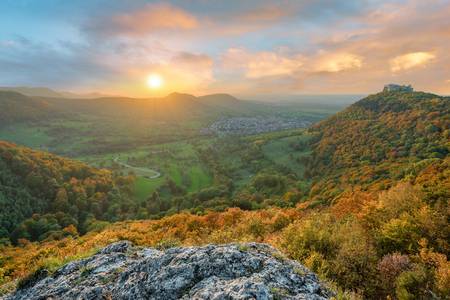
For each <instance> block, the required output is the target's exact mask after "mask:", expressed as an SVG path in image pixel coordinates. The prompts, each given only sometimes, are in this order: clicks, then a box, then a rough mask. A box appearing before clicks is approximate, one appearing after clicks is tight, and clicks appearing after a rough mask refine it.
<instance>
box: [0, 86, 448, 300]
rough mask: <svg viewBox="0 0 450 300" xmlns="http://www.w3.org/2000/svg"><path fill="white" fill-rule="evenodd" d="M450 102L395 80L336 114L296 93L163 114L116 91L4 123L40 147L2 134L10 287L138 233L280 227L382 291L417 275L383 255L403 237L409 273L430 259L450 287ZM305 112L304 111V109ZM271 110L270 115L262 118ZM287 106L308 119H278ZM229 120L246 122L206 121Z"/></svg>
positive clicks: (353, 283)
mask: <svg viewBox="0 0 450 300" xmlns="http://www.w3.org/2000/svg"><path fill="white" fill-rule="evenodd" d="M176 97H177V101H181V100H180V99H179V97H180V96H179V95H177V96H176ZM31 99H33V98H31ZM181 99H182V102H181V103H184V101H185V100H186V96H183V97H181ZM187 99H191V97H190V96H188V97H187ZM210 99H211V98H210ZM221 99H222V101H223V98H221ZM227 99H229V98H227ZM191 100H192V99H191ZM51 101H56V102H57V101H60V100H55V99H52V100H51ZM235 101H237V100H233V101H232V102H230V103H228V104H227V105H228V106H231V107H233V106H234V105H236V102H235ZM449 103H450V102H449V99H448V97H441V96H437V95H433V94H428V93H422V92H387V91H385V92H381V93H377V94H374V95H370V96H368V97H366V98H364V99H362V100H360V101H358V102H356V103H355V104H353V105H350V106H349V107H348V108H346V109H344V110H343V111H341V112H338V113H336V114H333V115H331V116H329V117H326V114H322V115H317V113H316V112H311V113H310V114H308V112H307V111H303V110H302V109H301V108H297V109H298V112H297V113H296V112H295V111H294V109H293V108H292V107H289V108H286V111H285V112H283V110H282V109H281V112H280V111H275V112H274V113H273V114H272V115H273V116H272V117H271V113H270V109H267V108H266V107H263V108H261V107H260V106H259V105H257V106H256V107H254V108H252V110H248V111H247V112H246V116H242V115H241V113H240V112H239V113H236V112H230V108H229V107H227V108H226V109H222V108H223V106H224V105H225V104H224V103H223V102H221V108H220V109H217V110H215V111H211V110H210V108H208V110H207V112H204V113H201V114H199V115H196V116H195V117H192V116H186V115H184V113H183V115H179V116H177V117H176V118H175V119H173V117H174V116H173V115H172V114H169V115H164V114H162V115H159V116H158V120H156V119H155V118H149V117H148V115H146V114H143V115H139V114H137V115H136V114H130V115H129V116H125V117H123V118H119V119H117V118H116V117H115V116H116V115H115V114H116V111H115V109H114V105H113V106H112V107H110V108H109V109H110V112H108V113H106V112H98V111H96V109H94V108H91V107H90V105H86V104H84V103H83V108H82V109H81V108H80V107H78V106H74V107H75V108H77V107H78V108H77V109H78V112H77V113H74V114H67V112H65V111H61V110H60V111H59V113H58V114H57V115H55V116H54V117H53V118H49V119H46V120H39V121H35V120H34V119H33V118H32V119H30V120H29V121H27V122H23V121H20V122H18V123H10V124H7V125H4V126H2V128H1V130H0V138H3V139H5V140H10V141H13V142H16V143H18V144H21V143H22V144H25V145H26V146H29V147H33V148H34V149H35V150H31V149H29V148H26V147H23V146H16V145H14V144H10V143H7V142H2V144H1V145H0V158H1V163H2V170H3V171H2V172H1V176H2V177H1V178H0V182H1V183H2V185H0V187H1V190H0V192H1V194H2V195H3V196H2V197H3V198H2V199H3V200H2V201H3V203H4V205H6V207H9V208H8V210H6V211H4V212H3V215H0V225H1V226H2V228H1V231H0V234H1V236H2V239H1V241H2V244H3V246H1V247H3V251H4V254H2V255H1V256H0V262H1V261H2V259H3V263H2V264H1V267H0V270H2V272H3V274H5V275H3V277H0V278H1V280H0V282H3V287H2V289H4V290H5V291H8V290H10V288H11V284H13V281H11V280H14V279H15V278H24V276H34V275H33V274H35V273H31V274H30V273H29V272H28V271H27V270H28V265H27V264H28V262H29V261H31V260H33V261H35V263H34V264H33V269H34V270H38V269H39V268H42V267H45V268H46V269H49V270H55V268H57V267H59V266H60V265H61V264H62V263H64V262H66V261H70V260H72V259H76V258H79V257H80V256H81V257H82V256H84V255H87V254H89V253H92V251H95V249H97V247H102V246H106V245H107V244H108V243H109V242H111V241H116V240H124V239H125V240H129V241H132V242H133V243H134V244H136V245H143V246H153V247H169V248H170V247H174V246H178V245H204V244H206V243H230V242H251V241H260V242H265V243H269V244H271V245H273V246H275V247H276V248H278V249H281V250H282V251H283V252H284V253H286V254H287V255H288V256H289V257H290V258H294V259H296V260H299V261H301V262H302V263H304V264H305V265H306V266H307V267H309V268H311V269H312V270H313V271H314V272H316V273H317V274H319V276H321V278H323V279H326V280H332V281H330V284H332V285H334V286H336V287H337V288H338V289H345V290H346V292H345V293H347V294H348V293H350V294H352V295H356V294H355V289H360V291H361V292H360V293H359V295H364V296H367V297H369V298H371V297H373V296H374V295H377V297H378V296H383V295H390V294H392V293H394V292H395V291H398V289H399V287H398V286H402V287H405V289H406V288H407V289H410V288H411V285H410V282H409V281H405V282H402V283H398V284H397V287H396V288H394V287H388V284H387V283H385V282H384V281H383V280H384V279H383V278H384V277H382V276H385V275H384V273H383V272H384V271H378V270H379V269H378V268H379V266H380V265H383V264H387V263H388V261H390V260H391V259H394V257H397V256H395V255H400V254H396V253H397V251H399V253H402V254H401V256H400V257H401V259H403V260H406V261H408V264H407V266H408V268H412V269H411V271H407V270H410V269H405V270H403V271H402V272H403V273H401V274H404V275H402V276H407V275H406V274H412V275H411V276H420V272H422V271H421V270H425V271H424V272H430V274H433V275H432V276H431V275H430V276H428V277H426V281H423V283H421V284H423V285H433V289H434V291H435V292H437V293H441V294H445V290H444V289H443V286H442V285H439V283H438V282H439V281H438V280H446V279H445V278H446V277H445V275H441V274H443V273H442V272H445V271H444V270H445V269H446V268H447V267H448V262H447V261H446V260H445V259H444V257H445V254H446V253H448V250H449V246H448V242H447V241H448V235H449V232H448V230H447V229H445V228H448V226H446V224H447V222H446V218H447V215H446V214H447V213H446V211H447V210H446V207H448V199H449V198H450V195H449V191H450V188H449V187H450V186H449V184H450V182H449V178H450V176H449V175H450V174H449V173H448V170H450V168H449V149H448V137H449V134H448V132H449V121H450V120H449V116H450V106H449ZM0 104H1V103H0ZM120 104H121V103H120ZM77 105H78V104H77ZM137 105H138V106H140V105H143V104H142V103H141V104H139V103H138V104H137ZM177 105H182V104H180V103H178V104H177ZM190 105H192V103H191V104H190ZM245 105H248V104H245ZM54 107H55V109H56V106H54ZM74 107H72V108H71V109H72V110H73V109H75V108H74ZM94 107H95V106H94ZM117 109H119V108H117ZM75 111H76V110H75ZM150 112H151V111H148V112H147V114H148V113H150ZM136 113H137V112H136ZM322 113H323V112H322ZM105 114H106V115H105ZM224 114H225V115H224ZM295 114H298V115H297V118H298V120H303V121H299V123H291V121H290V120H292V118H293V115H295ZM261 115H264V118H265V120H266V121H264V122H262V123H260V122H259V121H257V122H256V123H255V119H260V118H262V117H260V116H261ZM280 115H281V117H280ZM283 116H284V117H283ZM272 118H276V119H279V118H282V119H283V118H286V119H285V120H287V121H286V122H287V123H285V124H295V127H297V126H298V128H290V127H291V125H288V126H287V127H288V128H284V127H283V126H284V125H283V126H282V127H281V128H278V127H276V126H275V127H273V126H274V125H273V124H274V123H273V120H274V119H272ZM323 118H324V120H321V119H323ZM149 120H150V121H149ZM217 120H222V121H219V122H223V120H239V121H238V123H239V125H237V126H234V125H233V126H231V127H232V128H233V129H231V131H230V130H229V129H228V128H231V127H227V126H225V127H224V128H227V130H225V131H217V132H205V131H204V128H207V127H208V126H211V124H215V123H214V122H216V121H217ZM243 120H244V121H243ZM248 120H250V124H251V125H249V126H247V125H245V124H246V122H247V121H248ZM226 122H232V123H233V124H234V121H226ZM242 122H244V125H242V126H241V124H242ZM304 122H311V123H312V125H311V126H309V127H306V128H305V125H306V123H304ZM222 124H228V123H222ZM266 124H269V125H268V126H266ZM181 125H183V126H181ZM234 128H238V129H237V130H234ZM255 129H256V130H255ZM260 129H261V131H263V132H259V131H260ZM367 133H370V134H367ZM47 151H49V152H53V153H54V154H50V153H48V152H47ZM56 154H58V155H56ZM44 187H45V188H44ZM49 187H51V188H49ZM15 191H20V193H19V194H17V195H16V194H15V193H16V192H15ZM5 212H6V213H5ZM11 220H15V221H14V222H11ZM437 228H441V229H442V230H437ZM42 249H47V250H42ZM56 249H58V250H56ZM41 251H49V252H48V253H49V254H45V255H43V254H42V253H43V252H41ZM53 251H58V252H57V253H58V254H55V252H53ZM25 252H26V253H25ZM13 253H21V254H20V255H16V254H14V255H13ZM39 253H41V254H39ZM51 253H53V254H51ZM39 255H43V256H42V257H40V258H38V256H39ZM427 255H428V256H427ZM431 257H432V258H431ZM5 259H6V260H5ZM395 259H397V258H395ZM430 259H433V261H434V264H433V265H432V266H430V265H429V261H430ZM353 268H364V270H365V271H357V272H355V271H354V269H353ZM36 272H37V271H36ZM407 272H411V273H407ZM27 274H28V275H27ZM408 276H409V275H408ZM25 278H28V277H25ZM399 278H403V277H399ZM433 278H436V279H433ZM368 279H370V280H368ZM27 280H28V279H27ZM399 280H400V279H399ZM402 280H406V279H402ZM400 284H402V285H400ZM381 287H382V289H381ZM375 291H376V292H375ZM352 297H353V296H352Z"/></svg>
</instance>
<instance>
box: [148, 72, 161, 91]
mask: <svg viewBox="0 0 450 300" xmlns="http://www.w3.org/2000/svg"><path fill="white" fill-rule="evenodd" d="M163 84H164V79H163V78H162V77H161V76H160V75H158V74H150V75H149V76H148V77H147V85H148V87H149V88H151V89H159V88H160V87H161V86H162V85H163Z"/></svg>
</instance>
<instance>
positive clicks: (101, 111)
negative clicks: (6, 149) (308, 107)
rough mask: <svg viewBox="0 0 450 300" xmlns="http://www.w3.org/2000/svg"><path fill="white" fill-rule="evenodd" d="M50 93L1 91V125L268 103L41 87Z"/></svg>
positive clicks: (224, 110) (249, 108)
mask: <svg viewBox="0 0 450 300" xmlns="http://www.w3.org/2000/svg"><path fill="white" fill-rule="evenodd" d="M39 91H41V92H42V93H41V94H46V95H47V96H35V97H31V96H26V95H23V94H20V93H18V92H15V91H0V111H1V114H2V116H3V117H2V118H1V120H2V121H3V122H0V125H5V124H9V123H14V122H19V121H20V122H22V121H36V120H37V119H39V117H41V116H44V115H45V116H46V117H58V116H60V114H64V113H67V114H74V113H75V114H76V113H82V114H91V115H99V116H109V117H125V118H130V117H132V118H150V119H155V120H177V119H192V118H199V117H202V118H208V117H217V116H218V115H223V116H225V115H231V114H233V115H236V114H239V115H245V114H249V113H252V112H258V111H259V112H261V113H263V112H264V110H265V109H266V107H267V105H266V104H260V103H256V102H250V101H243V100H239V99H237V98H235V97H233V96H231V95H228V94H214V95H206V96H201V97H196V96H193V95H190V94H183V93H171V94H169V95H167V96H165V97H160V98H126V97H100V98H92V99H87V98H66V97H63V96H60V95H59V94H57V93H53V91H51V90H48V89H42V90H39Z"/></svg>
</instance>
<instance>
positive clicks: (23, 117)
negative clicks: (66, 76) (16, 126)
mask: <svg viewBox="0 0 450 300" xmlns="http://www.w3.org/2000/svg"><path fill="white" fill-rule="evenodd" d="M54 113H55V110H54V109H53V108H52V107H51V105H50V104H49V103H48V102H47V101H45V100H41V99H33V98H30V97H27V96H24V95H22V94H19V93H16V92H9V91H0V126H4V125H8V124H12V123H16V122H27V121H38V120H41V119H43V118H46V117H48V116H51V115H52V114H54Z"/></svg>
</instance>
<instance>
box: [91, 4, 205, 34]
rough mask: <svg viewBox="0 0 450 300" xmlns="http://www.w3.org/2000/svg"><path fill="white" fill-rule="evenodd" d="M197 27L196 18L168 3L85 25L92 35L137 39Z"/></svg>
mask: <svg viewBox="0 0 450 300" xmlns="http://www.w3.org/2000/svg"><path fill="white" fill-rule="evenodd" d="M198 25H199V22H198V20H197V18H196V17H195V16H194V15H192V14H190V13H189V12H187V11H184V10H182V9H180V8H178V7H176V6H173V5H171V4H168V3H159V4H158V3H157V4H147V5H145V6H144V7H141V8H140V9H137V10H134V11H131V12H128V13H120V14H115V15H112V16H107V17H103V18H99V19H94V20H92V21H91V22H90V23H88V24H87V25H86V31H87V32H89V33H90V34H94V35H106V36H110V35H125V36H135V37H138V36H143V35H148V34H150V33H153V32H156V31H161V30H190V29H194V28H196V27H198Z"/></svg>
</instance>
